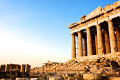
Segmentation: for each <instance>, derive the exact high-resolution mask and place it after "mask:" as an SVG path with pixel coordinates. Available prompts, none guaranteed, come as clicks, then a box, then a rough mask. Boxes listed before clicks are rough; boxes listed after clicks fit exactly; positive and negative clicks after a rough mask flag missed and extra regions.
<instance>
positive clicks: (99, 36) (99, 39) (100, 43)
mask: <svg viewBox="0 0 120 80" xmlns="http://www.w3.org/2000/svg"><path fill="white" fill-rule="evenodd" d="M96 27H97V43H98V44H97V45H98V55H102V54H104V49H103V40H102V32H101V27H100V25H99V24H98V25H96Z"/></svg>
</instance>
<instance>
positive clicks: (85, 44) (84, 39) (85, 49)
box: [83, 36, 87, 56]
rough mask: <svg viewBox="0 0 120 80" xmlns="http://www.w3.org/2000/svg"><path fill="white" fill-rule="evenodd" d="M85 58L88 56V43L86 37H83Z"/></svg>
mask: <svg viewBox="0 0 120 80" xmlns="http://www.w3.org/2000/svg"><path fill="white" fill-rule="evenodd" d="M83 56H87V41H86V36H85V37H83Z"/></svg>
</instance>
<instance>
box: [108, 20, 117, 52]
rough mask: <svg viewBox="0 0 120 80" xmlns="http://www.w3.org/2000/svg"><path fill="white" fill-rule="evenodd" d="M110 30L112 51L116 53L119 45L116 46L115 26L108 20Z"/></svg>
mask: <svg viewBox="0 0 120 80" xmlns="http://www.w3.org/2000/svg"><path fill="white" fill-rule="evenodd" d="M108 30H109V37H110V47H111V53H115V52H116V50H117V47H116V41H115V32H114V27H113V23H112V21H111V20H108Z"/></svg>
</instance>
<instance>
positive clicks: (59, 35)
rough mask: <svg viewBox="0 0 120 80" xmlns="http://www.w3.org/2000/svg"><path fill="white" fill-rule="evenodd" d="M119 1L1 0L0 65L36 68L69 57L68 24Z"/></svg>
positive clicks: (69, 39) (69, 37) (69, 38)
mask: <svg viewBox="0 0 120 80" xmlns="http://www.w3.org/2000/svg"><path fill="white" fill-rule="evenodd" d="M116 1H118V0H0V64H7V63H17V64H27V63H28V64H30V65H32V67H39V66H41V65H42V63H44V62H47V61H48V60H50V61H56V62H65V61H67V60H68V59H70V57H71V54H70V53H71V49H70V48H71V36H70V31H69V29H68V28H67V26H68V25H69V24H71V23H73V22H77V21H79V20H80V17H81V16H82V15H87V14H88V13H90V12H91V11H93V10H94V9H96V8H97V7H98V6H102V7H104V6H105V5H107V4H112V3H113V2H116Z"/></svg>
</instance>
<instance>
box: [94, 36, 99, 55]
mask: <svg viewBox="0 0 120 80" xmlns="http://www.w3.org/2000/svg"><path fill="white" fill-rule="evenodd" d="M95 48H96V55H98V43H97V34H95Z"/></svg>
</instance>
